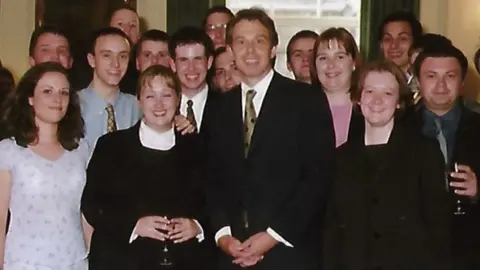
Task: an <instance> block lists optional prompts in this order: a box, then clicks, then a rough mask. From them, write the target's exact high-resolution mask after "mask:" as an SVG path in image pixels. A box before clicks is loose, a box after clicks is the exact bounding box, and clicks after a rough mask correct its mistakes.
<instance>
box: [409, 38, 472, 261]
mask: <svg viewBox="0 0 480 270" xmlns="http://www.w3.org/2000/svg"><path fill="white" fill-rule="evenodd" d="M467 70H468V61H467V58H466V57H465V55H464V54H463V53H462V52H461V51H460V50H459V49H457V48H455V47H454V46H452V45H443V46H436V47H431V48H428V49H425V50H423V51H422V52H420V54H419V55H418V57H417V58H416V60H415V63H414V74H415V75H416V77H417V78H418V82H419V90H420V94H421V96H422V100H421V101H420V103H419V104H418V106H417V107H416V108H415V109H414V110H413V111H412V112H413V113H412V114H411V117H407V120H410V121H413V126H414V127H415V128H416V129H417V130H418V131H421V132H422V133H423V134H424V135H426V136H428V137H432V138H436V139H437V140H438V141H439V145H440V148H441V150H442V152H443V154H444V159H445V164H446V167H447V168H449V169H450V170H453V168H454V167H455V166H454V164H455V163H457V164H458V166H456V167H457V168H458V171H459V172H458V173H452V174H451V176H452V177H454V178H455V181H452V182H451V183H450V184H449V189H450V190H451V191H452V194H453V192H455V194H456V195H457V196H454V197H453V198H452V204H453V205H454V209H455V211H454V212H456V214H455V213H452V214H453V227H452V241H453V252H454V254H453V259H454V264H455V267H454V269H459V270H463V269H465V270H467V269H478V267H480V264H479V262H478V261H479V259H478V252H479V251H480V248H479V247H480V242H479V240H480V238H479V235H480V234H479V228H480V222H479V221H480V218H479V210H480V209H479V207H478V203H477V200H478V179H477V176H476V175H478V174H480V159H479V157H480V142H479V138H480V114H477V113H475V112H473V111H471V110H469V109H468V108H467V107H466V106H465V105H464V103H463V102H462V100H461V98H460V89H461V87H462V86H463V82H464V79H465V76H466V74H467ZM458 199H460V200H461V208H460V209H457V208H458V206H459V205H458V204H457V200H458ZM458 210H460V211H458ZM461 212H464V214H461Z"/></svg>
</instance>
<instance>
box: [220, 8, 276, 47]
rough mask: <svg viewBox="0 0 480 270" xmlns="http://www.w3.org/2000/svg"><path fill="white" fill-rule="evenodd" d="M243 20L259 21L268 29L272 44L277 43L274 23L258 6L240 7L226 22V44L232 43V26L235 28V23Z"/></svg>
mask: <svg viewBox="0 0 480 270" xmlns="http://www.w3.org/2000/svg"><path fill="white" fill-rule="evenodd" d="M244 20H247V21H258V22H259V23H261V24H262V25H263V26H264V27H265V28H267V30H268V34H269V36H270V42H271V43H272V46H277V45H278V33H277V30H276V29H275V23H274V22H273V20H272V18H270V16H268V14H267V13H266V12H265V11H263V10H262V9H259V8H249V9H242V10H240V11H238V12H237V14H236V15H235V17H233V19H231V20H230V21H229V22H228V24H227V31H226V37H225V42H226V43H227V44H230V45H231V44H232V41H233V40H232V38H233V37H232V32H233V28H235V25H237V24H238V23H239V22H241V21H244Z"/></svg>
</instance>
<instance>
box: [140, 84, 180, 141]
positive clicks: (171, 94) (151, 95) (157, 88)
mask: <svg viewBox="0 0 480 270" xmlns="http://www.w3.org/2000/svg"><path fill="white" fill-rule="evenodd" d="M179 102H180V98H179V96H178V95H177V93H176V91H175V89H174V88H173V83H172V82H171V81H169V80H168V79H165V78H164V77H162V76H161V75H157V76H155V77H153V78H151V79H150V80H148V79H147V80H146V81H145V83H144V85H143V86H142V89H141V91H140V96H139V104H140V108H141V109H142V111H143V115H144V117H143V120H144V122H145V124H146V125H148V126H149V127H150V128H152V129H154V130H156V131H159V132H162V131H166V130H169V129H171V128H172V127H173V118H174V117H175V113H176V112H177V107H178V105H179Z"/></svg>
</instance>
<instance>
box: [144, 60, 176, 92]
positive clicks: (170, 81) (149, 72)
mask: <svg viewBox="0 0 480 270" xmlns="http://www.w3.org/2000/svg"><path fill="white" fill-rule="evenodd" d="M157 76H161V77H162V78H163V79H165V82H166V84H167V86H168V87H171V88H172V89H174V90H175V93H176V94H177V96H180V93H181V86H180V81H179V80H178V78H177V76H176V75H175V73H173V71H172V70H171V69H170V68H168V67H165V66H162V65H153V66H150V67H148V68H147V69H146V70H144V71H143V72H142V73H141V74H140V77H139V78H138V83H137V98H138V99H140V96H141V94H142V90H143V88H144V87H145V85H146V84H149V83H150V81H151V80H152V79H153V78H155V77H157Z"/></svg>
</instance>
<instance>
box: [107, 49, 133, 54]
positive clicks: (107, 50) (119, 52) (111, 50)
mask: <svg viewBox="0 0 480 270" xmlns="http://www.w3.org/2000/svg"><path fill="white" fill-rule="evenodd" d="M106 52H110V53H115V52H114V51H112V50H108V49H103V50H100V53H106ZM118 53H129V52H128V51H120V52H118Z"/></svg>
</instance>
